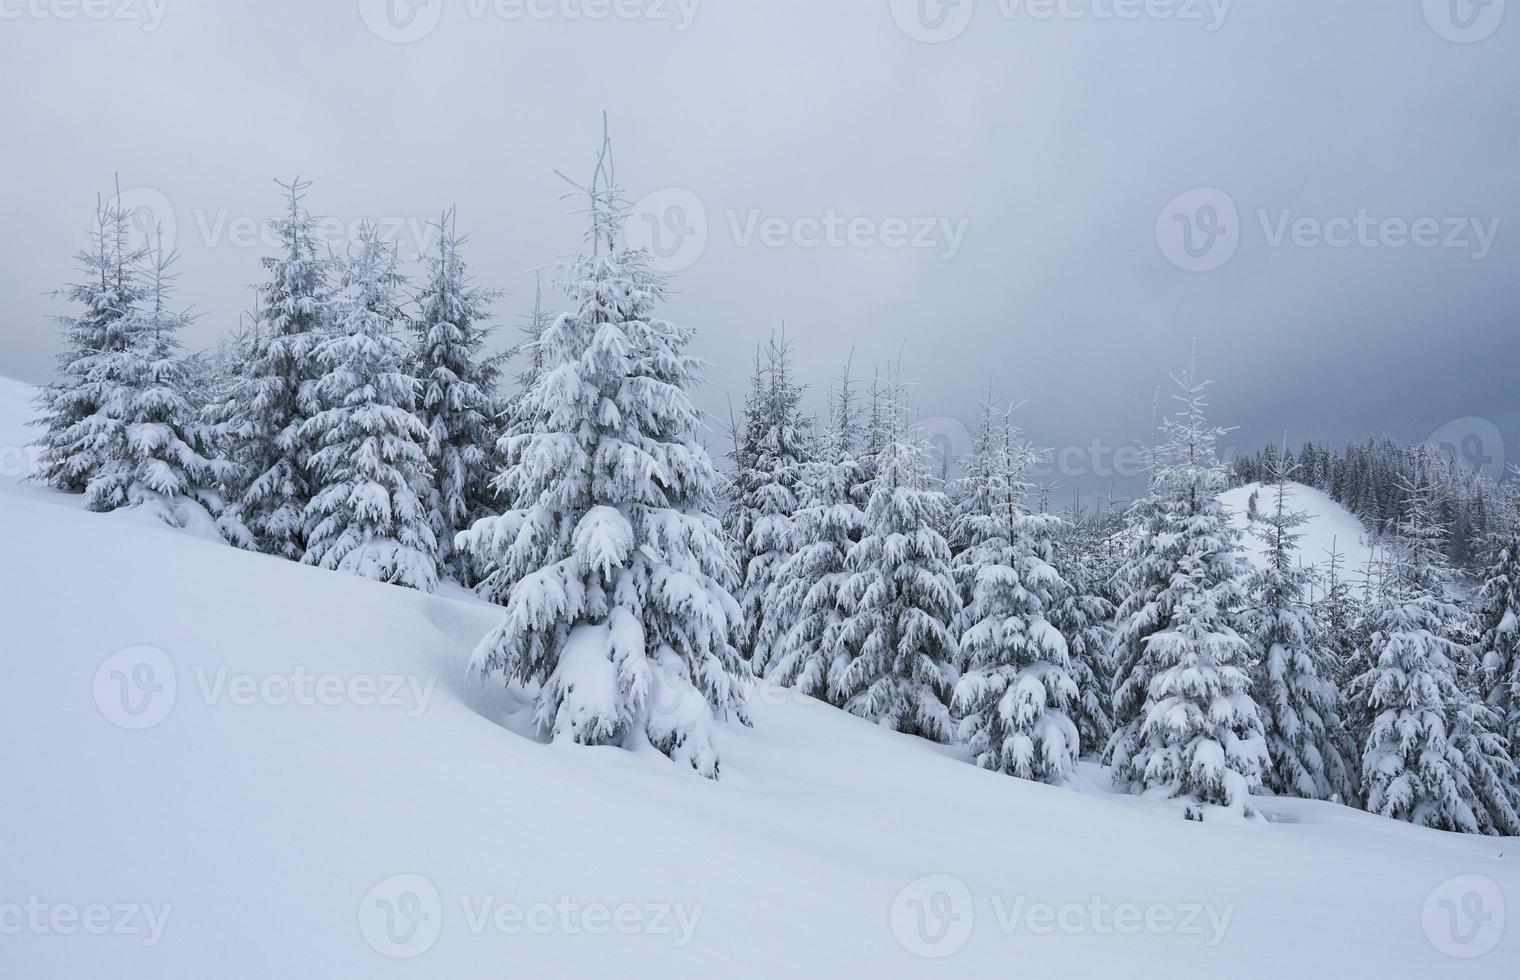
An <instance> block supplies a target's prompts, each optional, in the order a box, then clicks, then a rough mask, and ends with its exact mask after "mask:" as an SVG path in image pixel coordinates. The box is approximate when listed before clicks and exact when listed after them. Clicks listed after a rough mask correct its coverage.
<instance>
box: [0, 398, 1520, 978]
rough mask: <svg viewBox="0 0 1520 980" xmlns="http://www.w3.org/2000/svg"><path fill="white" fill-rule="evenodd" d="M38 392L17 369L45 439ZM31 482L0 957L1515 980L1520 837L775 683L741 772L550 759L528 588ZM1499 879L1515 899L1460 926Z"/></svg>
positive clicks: (681, 973)
mask: <svg viewBox="0 0 1520 980" xmlns="http://www.w3.org/2000/svg"><path fill="white" fill-rule="evenodd" d="M27 397H28V392H26V391H25V389H24V388H23V387H22V386H19V385H14V384H4V385H0V433H3V434H5V437H6V438H8V439H14V438H15V434H16V433H19V432H21V422H20V417H24V415H25V413H26V411H27V408H26V401H27ZM17 412H20V413H22V416H20V417H18V416H17V415H16V414H15V413H17ZM14 476H15V474H11V475H10V476H8V477H6V478H4V479H0V535H3V540H4V542H5V545H4V551H3V560H0V596H3V609H0V615H3V622H4V623H5V625H6V627H7V630H6V640H7V642H6V653H5V655H4V658H3V664H4V667H3V674H0V746H3V747H4V764H3V772H4V774H5V791H4V794H3V797H0V840H3V841H4V842H5V844H4V846H3V847H0V928H3V930H4V934H0V976H5V977H53V976H62V975H65V974H67V975H70V976H109V977H113V978H119V980H125V978H159V977H191V976H194V977H213V976H214V977H218V978H245V977H246V978H250V980H251V978H258V980H265V978H268V977H272V976H288V977H413V976H415V977H450V978H465V980H468V978H476V977H479V978H491V980H500V978H502V977H567V978H575V977H593V976H609V975H616V976H630V977H654V976H658V977H661V978H681V977H694V978H695V977H701V978H710V977H715V976H722V977H740V978H743V977H757V978H758V977H765V978H773V977H776V976H785V975H788V974H799V973H800V974H802V975H806V976H817V977H837V978H852V977H863V978H896V977H970V976H978V977H990V976H1006V975H1010V971H1011V973H1012V974H1016V975H1018V976H1038V977H1057V978H1060V977H1070V978H1093V977H1117V976H1126V977H1156V976H1166V977H1172V978H1189V977H1199V978H1204V977H1208V978H1214V977H1220V976H1242V977H1245V976H1250V977H1255V976H1268V975H1271V976H1304V977H1317V976H1345V977H1381V978H1401V977H1409V978H1416V977H1419V978H1425V977H1437V976H1449V977H1458V976H1460V977H1464V978H1465V977H1473V978H1479V977H1494V978H1499V977H1510V976H1513V973H1514V964H1515V963H1516V962H1517V961H1520V929H1517V928H1514V927H1513V923H1512V924H1511V928H1510V929H1508V930H1507V931H1505V930H1503V929H1502V916H1503V911H1502V907H1499V906H1496V905H1494V904H1492V896H1493V895H1494V894H1502V895H1506V896H1508V897H1509V901H1510V909H1511V911H1510V915H1511V916H1514V915H1516V914H1517V913H1516V912H1515V911H1514V909H1515V908H1516V907H1517V906H1520V866H1517V864H1516V861H1517V855H1520V841H1503V840H1492V839H1480V838H1472V837H1461V836H1455V835H1449V834H1441V833H1435V832H1431V831H1426V830H1420V829H1417V828H1413V827H1410V826H1407V825H1403V824H1398V823H1394V822H1391V821H1387V820H1383V819H1380V818H1377V817H1373V816H1370V815H1368V814H1365V813H1360V812H1357V811H1355V810H1351V809H1347V808H1345V807H1339V806H1334V805H1330V804H1325V803H1308V802H1303V801H1270V800H1264V801H1261V807H1262V809H1263V811H1264V812H1265V813H1266V814H1267V816H1268V821H1269V822H1256V823H1249V824H1241V823H1225V822H1221V823H1206V824H1196V823H1187V822H1184V821H1182V820H1179V819H1174V818H1170V817H1162V816H1157V815H1154V814H1151V813H1148V812H1146V810H1145V807H1144V803H1143V802H1142V801H1138V800H1132V799H1130V798H1127V797H1117V796H1114V795H1112V794H1109V793H1107V792H1105V790H1104V789H1103V786H1104V785H1105V782H1106V780H1105V778H1104V774H1103V773H1102V772H1101V770H1099V769H1097V768H1096V767H1094V766H1093V765H1092V764H1091V763H1083V766H1082V771H1081V773H1080V774H1079V780H1078V782H1079V784H1080V785H1081V786H1082V787H1083V788H1082V791H1080V792H1074V791H1071V790H1063V789H1056V788H1052V787H1049V786H1044V785H1037V784H1033V783H1028V782H1023V781H1020V780H1016V779H1012V778H1008V777H1005V776H1000V775H997V774H993V773H989V772H984V771H981V770H979V769H977V768H975V767H974V766H972V765H969V764H968V763H967V762H966V761H965V760H964V758H962V756H961V754H960V753H958V752H956V751H953V750H947V749H943V748H940V747H936V746H933V745H930V744H929V743H926V742H923V741H921V740H918V739H913V738H909V737H905V736H900V735H896V734H893V733H890V732H886V731H883V730H881V729H878V728H876V727H874V726H872V725H869V724H866V723H864V722H861V721H859V720H858V719H854V718H851V717H849V716H847V715H845V714H843V713H842V712H839V711H835V710H833V709H830V708H828V707H825V706H823V705H821V704H818V703H815V702H811V701H807V700H805V699H799V698H796V697H794V696H792V695H791V694H789V693H787V692H785V691H777V690H775V689H772V688H769V687H763V686H762V688H761V689H760V691H758V692H757V693H756V694H755V696H754V697H753V699H752V701H751V710H752V713H753V716H754V728H753V729H744V728H740V727H736V726H725V727H722V728H721V729H720V730H719V731H718V733H717V738H718V739H719V740H720V742H721V748H722V750H723V753H724V778H723V779H722V780H721V781H719V782H712V781H709V780H705V779H702V778H700V777H698V776H696V775H694V774H692V773H690V772H689V770H688V769H687V768H686V767H684V766H682V765H680V764H677V763H674V762H672V761H670V760H669V759H667V758H665V756H663V755H661V754H660V753H659V752H656V751H653V750H652V749H650V750H647V751H628V750H624V749H613V748H584V747H577V746H573V745H567V744H562V743H556V744H545V743H543V742H542V741H541V740H538V739H534V738H529V737H524V735H523V734H522V732H523V731H524V730H525V728H526V725H525V723H526V717H525V711H524V704H523V702H522V700H521V699H520V698H515V697H514V696H512V695H511V694H509V693H508V692H506V691H504V690H502V689H501V688H500V686H499V682H496V681H492V682H491V683H490V684H488V685H486V686H481V685H480V684H478V683H477V682H475V681H474V680H472V679H471V678H470V677H469V676H468V675H467V672H466V669H465V668H466V664H467V661H468V658H469V656H470V651H471V649H472V648H473V647H474V645H475V643H476V642H477V641H478V640H479V639H480V638H481V637H482V636H483V635H484V634H485V633H486V632H487V631H488V630H490V629H492V628H493V627H494V626H495V625H496V624H497V622H498V620H499V618H500V617H499V610H498V609H496V608H495V607H492V606H488V605H485V604H483V603H481V602H479V601H476V600H474V599H473V598H470V597H468V596H461V595H460V594H459V593H458V592H457V590H456V591H449V592H448V594H441V595H431V596H430V595H423V594H420V593H417V592H413V591H409V590H406V589H401V588H397V587H393V586H386V585H381V584H378V583H374V582H366V581H362V580H360V579H357V578H354V577H352V576H347V575H339V574H336V573H333V572H327V571H323V570H320V569H316V568H312V567H308V566H303V565H298V564H294V563H290V562H285V561H281V560H278V559H275V558H268V557H263V556H258V555H252V554H247V553H244V552H240V551H237V550H235V549H232V548H229V547H225V546H221V545H216V544H213V543H211V542H208V541H203V540H200V539H197V538H195V537H192V536H189V535H185V534H176V533H173V532H171V531H170V530H168V529H167V528H164V527H162V526H157V525H156V524H154V523H145V522H141V521H134V520H123V519H118V518H119V515H100V514H91V513H87V512H85V511H83V510H82V509H81V508H80V507H79V506H78V503H77V500H76V499H75V498H69V497H64V496H61V495H58V494H53V493H50V492H47V491H45V490H42V489H40V488H33V487H25V488H23V487H20V486H18V485H17V484H16V483H15V482H14ZM585 693H586V696H588V697H593V696H599V692H596V691H587V692H585ZM1501 855H1502V856H1501ZM1472 896H1477V899H1476V900H1477V901H1478V902H1479V903H1483V902H1488V903H1489V904H1487V905H1484V906H1483V909H1486V910H1487V913H1488V914H1489V918H1488V919H1482V920H1479V919H1473V920H1472V921H1471V922H1468V921H1466V920H1463V921H1449V920H1448V914H1449V913H1450V914H1461V915H1465V914H1466V911H1464V910H1468V909H1470V908H1471V907H1472V905H1473V898H1472ZM1494 914H1497V915H1498V916H1499V917H1500V921H1499V926H1500V929H1499V933H1498V935H1497V937H1496V935H1495V932H1494V928H1493V915H1494ZM18 924H19V926H18ZM1469 927H1471V928H1469ZM1475 943H1477V944H1483V945H1484V946H1485V947H1487V949H1486V952H1485V955H1482V956H1480V957H1477V958H1470V959H1455V958H1453V956H1454V955H1463V954H1471V953H1472V952H1473V951H1474V950H1475V949H1478V948H1480V947H1479V946H1475V945H1473V944H1475ZM1490 943H1492V944H1493V945H1491V946H1489V945H1488V944H1490Z"/></svg>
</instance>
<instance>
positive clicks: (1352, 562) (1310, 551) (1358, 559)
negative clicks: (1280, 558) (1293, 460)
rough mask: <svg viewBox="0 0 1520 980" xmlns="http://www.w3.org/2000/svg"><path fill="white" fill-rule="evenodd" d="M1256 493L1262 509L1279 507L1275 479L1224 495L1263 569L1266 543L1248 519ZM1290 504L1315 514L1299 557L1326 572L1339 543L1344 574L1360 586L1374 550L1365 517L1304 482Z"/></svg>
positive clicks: (1293, 487) (1293, 488)
mask: <svg viewBox="0 0 1520 980" xmlns="http://www.w3.org/2000/svg"><path fill="white" fill-rule="evenodd" d="M1252 493H1259V494H1260V495H1259V496H1258V497H1257V498H1256V506H1257V508H1258V509H1259V510H1260V511H1261V513H1263V514H1269V513H1271V512H1272V510H1273V508H1275V507H1276V506H1277V488H1276V487H1275V486H1272V485H1270V484H1268V485H1263V484H1260V483H1248V484H1246V485H1245V486H1241V487H1234V488H1232V489H1230V490H1226V491H1225V492H1224V493H1222V494H1220V495H1219V499H1220V501H1221V502H1223V503H1224V505H1225V506H1226V507H1228V508H1229V509H1230V523H1231V524H1233V525H1234V526H1235V527H1236V528H1237V529H1239V530H1241V531H1246V535H1245V537H1244V539H1243V540H1242V544H1243V546H1244V548H1245V552H1246V556H1247V557H1248V558H1250V559H1251V563H1252V564H1253V565H1255V566H1256V567H1258V568H1260V567H1262V566H1264V565H1265V564H1266V558H1265V555H1266V546H1265V545H1264V544H1263V543H1262V542H1261V541H1260V540H1259V539H1258V538H1256V537H1255V536H1254V535H1252V534H1251V533H1250V532H1249V530H1248V526H1249V521H1247V520H1246V509H1247V506H1248V505H1249V503H1250V500H1251V494H1252ZM1287 504H1288V509H1289V510H1298V511H1303V512H1304V513H1306V514H1308V515H1309V522H1308V523H1307V524H1305V525H1304V526H1303V527H1301V528H1299V529H1298V533H1299V534H1301V535H1303V536H1302V537H1300V538H1299V539H1298V556H1299V559H1300V560H1301V561H1302V562H1303V564H1305V565H1313V566H1315V567H1316V568H1318V569H1319V570H1320V571H1321V572H1324V571H1326V570H1327V568H1328V562H1329V560H1330V549H1331V548H1332V547H1333V548H1334V549H1335V550H1336V551H1338V552H1340V554H1341V575H1342V576H1343V577H1344V578H1345V580H1346V581H1348V582H1351V583H1352V584H1353V586H1354V587H1356V588H1357V589H1358V590H1359V589H1360V586H1361V582H1362V580H1363V577H1364V575H1363V573H1364V571H1365V570H1366V568H1367V565H1368V562H1369V561H1370V560H1371V559H1372V555H1373V548H1372V545H1373V542H1372V539H1371V538H1370V536H1369V535H1368V534H1367V529H1366V528H1365V527H1364V526H1363V525H1362V521H1361V519H1360V518H1359V517H1357V516H1356V515H1355V514H1353V513H1351V511H1349V510H1347V509H1346V508H1345V507H1342V506H1341V505H1340V504H1338V503H1336V502H1335V501H1334V500H1332V499H1331V498H1330V495H1329V494H1327V493H1325V492H1324V491H1323V490H1316V489H1315V488H1314V487H1309V486H1304V485H1303V484H1302V483H1290V484H1288V498H1287Z"/></svg>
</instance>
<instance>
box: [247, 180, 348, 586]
mask: <svg viewBox="0 0 1520 980" xmlns="http://www.w3.org/2000/svg"><path fill="white" fill-rule="evenodd" d="M280 186H281V187H283V188H285V192H286V208H285V214H284V215H283V216H282V217H280V218H276V219H274V220H273V221H271V222H270V227H271V229H272V230H273V231H274V233H275V235H276V236H277V237H278V239H279V241H280V254H278V255H273V256H269V257H266V258H265V259H264V268H265V270H266V271H267V272H268V276H269V279H268V282H267V283H266V284H265V285H264V287H263V288H262V290H261V299H262V303H261V305H260V307H259V310H258V326H257V332H256V334H255V337H254V340H253V343H252V346H251V350H250V352H249V354H250V356H249V359H248V362H247V363H246V364H245V365H244V366H243V370H242V372H241V374H242V377H241V379H240V382H239V384H238V385H237V387H236V389H235V390H234V392H233V394H232V399H231V402H230V404H229V406H228V408H227V412H226V414H227V416H228V417H229V418H230V419H231V426H230V431H229V436H230V439H231V441H232V444H233V459H234V461H235V462H236V463H237V464H238V467H239V476H238V478H237V479H236V481H235V483H234V485H233V486H232V487H231V488H230V489H231V493H230V494H229V496H230V497H231V499H230V500H229V506H228V513H227V514H226V515H225V518H224V523H225V524H226V525H227V526H226V527H225V528H224V530H225V533H227V534H228V536H229V537H230V538H232V539H234V540H237V541H239V542H242V543H245V544H246V545H248V546H250V547H253V548H255V549H257V550H259V551H262V552H264V553H266V554H271V555H279V556H280V557H283V558H289V559H290V560H292V561H299V560H300V559H301V557H302V556H303V555H305V554H306V536H305V527H306V518H305V514H306V505H307V504H308V503H309V502H310V501H311V495H312V487H311V473H310V471H309V460H310V456H311V444H310V440H309V437H308V435H307V434H306V433H307V431H308V430H306V429H305V424H306V420H307V419H308V418H309V417H310V416H311V415H312V414H313V412H314V411H315V406H314V404H313V402H312V398H313V385H314V384H315V382H316V380H317V378H318V376H319V372H320V370H321V368H320V366H319V365H318V363H317V360H316V358H315V357H314V356H313V354H314V351H315V350H316V347H317V345H318V344H319V343H320V342H321V341H322V340H323V338H324V336H325V334H326V333H327V331H328V330H329V329H330V326H331V319H332V283H331V266H332V262H331V260H330V259H328V258H326V257H319V256H318V254H317V238H316V229H317V222H316V219H314V218H313V217H312V216H311V214H310V213H309V212H308V211H307V210H306V208H305V206H304V205H303V204H302V200H303V198H304V196H305V193H306V189H307V188H308V187H310V186H311V185H310V182H309V181H303V180H300V179H299V178H297V179H296V180H293V181H291V182H290V183H288V184H287V183H283V182H281V183H280Z"/></svg>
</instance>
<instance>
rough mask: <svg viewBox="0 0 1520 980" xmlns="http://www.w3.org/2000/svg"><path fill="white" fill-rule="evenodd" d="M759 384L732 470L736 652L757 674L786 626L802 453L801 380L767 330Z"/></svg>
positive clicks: (787, 347) (776, 651)
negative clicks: (751, 439)
mask: <svg viewBox="0 0 1520 980" xmlns="http://www.w3.org/2000/svg"><path fill="white" fill-rule="evenodd" d="M757 375H758V377H757V380H758V381H759V384H760V388H759V390H758V391H755V392H752V393H751V397H750V400H749V403H748V404H747V405H746V409H745V412H746V419H745V426H746V431H751V432H753V433H754V434H755V444H754V447H753V458H752V459H750V460H748V467H747V469H746V472H744V473H743V474H741V475H740V483H739V487H740V490H741V494H740V497H739V499H738V500H737V502H736V507H737V509H738V510H739V512H740V513H741V514H742V515H743V516H742V518H741V519H740V522H739V525H738V526H739V527H741V528H743V529H744V537H743V538H742V539H740V540H739V542H738V543H739V560H740V568H741V570H742V572H743V583H742V585H741V586H740V590H739V605H740V608H742V609H743V610H744V622H745V634H744V641H743V643H741V644H740V650H741V652H742V653H743V654H744V655H745V656H746V657H747V658H748V659H749V661H750V664H751V666H752V668H753V669H754V672H755V674H756V675H757V676H764V675H765V674H766V673H768V672H769V670H770V667H771V665H772V664H773V663H774V662H775V661H776V659H777V657H778V656H779V655H780V647H781V645H782V638H783V635H784V634H785V632H786V629H787V627H788V626H789V625H790V624H789V623H787V622H786V621H785V620H783V619H782V618H780V617H779V616H778V615H776V611H777V609H778V607H779V598H778V596H777V589H778V587H779V586H780V584H781V583H780V582H779V581H778V578H777V576H778V573H779V572H780V569H781V567H782V566H783V565H784V564H785V563H786V562H787V560H788V559H790V558H791V557H792V555H793V554H794V553H796V551H797V548H798V546H799V545H800V543H801V542H800V540H799V539H798V536H797V528H796V523H795V515H796V512H797V507H798V484H799V482H800V480H801V477H802V467H803V464H804V463H805V462H806V460H807V458H808V448H807V445H806V439H805V436H804V427H803V418H802V411H801V401H802V386H801V385H799V384H797V383H796V381H795V380H794V379H793V376H792V346H791V343H790V342H789V341H788V340H787V339H786V338H785V336H783V337H781V338H780V339H779V340H778V339H777V338H776V337H775V336H772V337H771V338H770V340H769V341H767V343H766V344H765V347H764V351H763V353H762V354H761V356H760V367H759V370H758V372H757Z"/></svg>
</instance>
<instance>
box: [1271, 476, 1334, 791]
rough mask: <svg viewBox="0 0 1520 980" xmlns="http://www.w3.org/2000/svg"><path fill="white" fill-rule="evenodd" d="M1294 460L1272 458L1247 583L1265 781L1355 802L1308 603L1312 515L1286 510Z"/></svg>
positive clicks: (1317, 626) (1321, 640)
mask: <svg viewBox="0 0 1520 980" xmlns="http://www.w3.org/2000/svg"><path fill="white" fill-rule="evenodd" d="M1290 460H1291V454H1289V453H1288V452H1286V447H1285V451H1284V452H1283V453H1281V454H1278V455H1276V456H1275V457H1273V458H1272V459H1270V460H1269V461H1268V463H1267V465H1268V467H1269V470H1268V473H1267V475H1268V476H1269V477H1270V479H1271V483H1270V485H1269V487H1268V488H1267V491H1268V501H1267V504H1266V507H1265V511H1264V512H1262V513H1259V514H1258V515H1257V517H1256V519H1255V521H1254V522H1253V524H1252V530H1253V532H1254V533H1255V534H1256V536H1257V537H1258V538H1259V539H1260V540H1261V542H1262V546H1263V551H1264V553H1265V558H1266V564H1265V567H1263V568H1262V569H1261V570H1260V571H1259V572H1257V573H1256V574H1255V575H1253V576H1252V577H1251V579H1250V582H1249V583H1248V588H1249V590H1250V594H1251V598H1252V602H1253V608H1252V614H1251V617H1250V632H1251V635H1252V639H1253V640H1254V642H1255V645H1256V648H1257V650H1258V651H1260V654H1261V659H1260V661H1259V662H1258V663H1257V665H1256V670H1255V693H1256V701H1257V704H1258V705H1259V706H1260V708H1261V719H1262V725H1263V728H1264V731H1265V734H1266V740H1267V751H1268V753H1269V755H1270V757H1271V762H1272V764H1271V766H1270V767H1268V768H1267V770H1266V772H1265V774H1264V780H1263V781H1264V783H1265V786H1266V788H1267V789H1269V790H1271V791H1272V792H1274V793H1277V794H1279V795H1285V796H1299V797H1304V798H1307V799H1315V800H1329V799H1335V800H1337V801H1349V800H1352V799H1354V798H1355V786H1356V770H1355V750H1354V747H1353V746H1352V745H1351V743H1350V741H1349V740H1348V738H1347V735H1346V729H1345V726H1344V724H1343V723H1342V721H1341V712H1340V691H1339V689H1338V688H1337V687H1336V684H1335V680H1334V675H1333V673H1332V670H1331V668H1330V666H1329V664H1328V661H1329V660H1330V656H1331V654H1330V652H1329V650H1328V649H1327V647H1326V643H1327V639H1328V637H1329V633H1328V631H1327V629H1326V628H1325V626H1324V624H1323V623H1321V622H1320V621H1319V619H1318V618H1317V617H1316V615H1315V611H1314V609H1313V607H1312V606H1310V605H1309V603H1308V601H1307V595H1306V593H1307V591H1308V589H1309V587H1310V585H1311V582H1312V580H1313V578H1314V571H1313V569H1312V568H1306V567H1305V566H1303V565H1302V564H1300V563H1299V561H1298V542H1299V541H1300V539H1302V537H1303V535H1302V533H1300V531H1299V528H1302V527H1303V526H1304V525H1305V524H1307V523H1308V521H1309V515H1308V514H1307V513H1305V512H1303V511H1296V510H1290V509H1289V507H1288V496H1289V494H1290V493H1291V492H1292V490H1291V487H1290V485H1289V481H1290V477H1291V476H1293V475H1294V466H1295V464H1293V463H1292V462H1291V461H1290Z"/></svg>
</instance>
